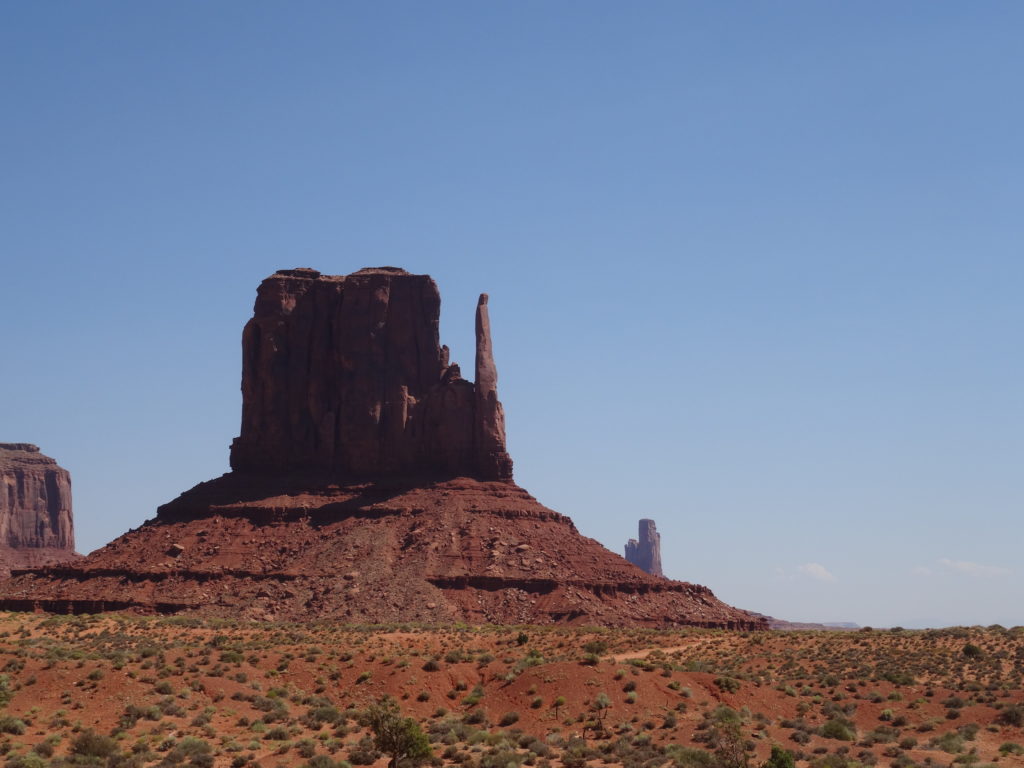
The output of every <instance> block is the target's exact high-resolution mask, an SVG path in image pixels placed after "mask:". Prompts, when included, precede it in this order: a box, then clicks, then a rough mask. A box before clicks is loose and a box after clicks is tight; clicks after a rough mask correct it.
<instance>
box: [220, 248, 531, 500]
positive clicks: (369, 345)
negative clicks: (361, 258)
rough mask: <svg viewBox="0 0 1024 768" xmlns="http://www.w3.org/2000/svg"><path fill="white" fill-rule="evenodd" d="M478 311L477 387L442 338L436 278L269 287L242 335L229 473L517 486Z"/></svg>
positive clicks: (305, 275)
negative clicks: (236, 428) (452, 479)
mask: <svg viewBox="0 0 1024 768" xmlns="http://www.w3.org/2000/svg"><path fill="white" fill-rule="evenodd" d="M481 308H482V315H481ZM481 308H478V310H477V379H478V381H477V385H476V387H474V385H473V384H472V383H470V382H468V381H465V380H464V379H463V378H462V377H461V375H460V373H459V368H458V366H457V365H450V364H449V363H448V359H447V357H448V350H447V347H442V346H441V344H440V342H439V339H438V328H439V324H440V311H441V298H440V295H439V293H438V290H437V285H435V283H434V281H433V280H432V279H431V278H430V277H429V276H428V275H410V274H409V273H408V272H405V271H404V270H401V269H396V268H394V267H380V268H377V269H363V270H360V271H359V272H356V273H354V274H352V275H347V276H341V277H338V276H328V275H321V274H320V273H319V272H317V271H316V270H312V269H289V270H281V271H279V272H277V273H276V274H275V275H273V276H271V277H269V278H267V279H266V280H264V281H263V284H262V285H260V287H259V291H258V293H257V299H256V306H255V311H254V316H253V318H252V319H251V320H250V321H249V322H248V324H247V325H246V326H245V330H244V332H243V334H242V429H241V434H240V435H239V437H238V438H236V439H235V441H234V443H233V445H232V447H231V466H232V468H233V469H235V470H237V471H242V472H277V473H280V472H288V471H293V470H302V471H309V470H321V471H325V472H329V473H332V474H335V475H337V476H339V477H378V476H383V475H395V474H400V475H408V474H417V473H426V474H432V475H438V476H459V475H466V476H471V477H479V478H481V479H488V480H510V479H511V477H512V462H511V459H509V457H508V454H507V453H506V452H505V431H504V417H503V415H502V410H501V403H500V402H498V395H497V372H496V370H495V367H494V359H493V356H492V355H491V339H490V328H489V324H488V322H487V315H486V297H481ZM481 382H482V383H483V387H481Z"/></svg>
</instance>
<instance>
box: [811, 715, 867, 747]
mask: <svg viewBox="0 0 1024 768" xmlns="http://www.w3.org/2000/svg"><path fill="white" fill-rule="evenodd" d="M818 732H819V733H820V734H821V735H822V736H824V737H825V738H826V739H838V740H839V741H853V740H854V739H856V738H857V733H856V731H855V729H854V727H853V723H851V722H850V721H849V720H847V719H845V718H842V717H834V718H832V719H831V720H829V721H828V722H826V723H825V724H824V725H823V726H821V729H820V730H819V731H818Z"/></svg>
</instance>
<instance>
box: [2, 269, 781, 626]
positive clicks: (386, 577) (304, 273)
mask: <svg viewBox="0 0 1024 768" xmlns="http://www.w3.org/2000/svg"><path fill="white" fill-rule="evenodd" d="M439 310H440V300H439V297H438V292H437V287H436V285H435V284H434V282H433V280H431V279H430V278H429V277H427V276H425V275H410V274H408V273H406V272H404V271H403V270H399V269H394V268H390V267H385V268H378V269H367V270H361V271H359V272H356V273H354V274H352V275H348V276H338V277H332V276H325V275H321V274H320V273H318V272H316V271H314V270H305V269H296V270H285V271H282V272H278V273H277V274H275V275H273V276H271V277H270V278H268V279H267V280H265V281H264V282H263V284H262V285H261V286H260V288H259V292H258V296H257V300H256V307H255V311H254V316H253V319H252V320H250V321H249V323H248V324H247V325H246V327H245V331H244V333H243V373H242V399H243V412H242V427H241V433H240V435H239V437H238V438H237V439H236V440H235V442H234V443H233V445H232V450H231V465H232V469H233V471H232V472H231V473H229V474H227V475H224V476H223V477H221V478H218V479H216V480H212V481H210V482H207V483H201V484H200V485H198V486H196V487H195V488H193V489H191V490H190V491H187V492H186V493H184V494H182V495H181V496H180V497H179V498H177V499H175V500H174V501H172V502H170V503H169V504H165V505H164V506H162V507H160V509H159V510H158V512H157V516H156V518H155V519H153V520H150V521H147V522H146V523H145V524H144V525H142V527H140V528H138V529H135V530H132V531H129V532H128V533H126V534H124V535H123V536H121V537H120V538H118V539H117V540H115V541H113V542H111V543H110V544H108V545H107V546H106V547H103V548H102V549H100V550H98V551H96V552H94V553H92V554H91V555H90V556H89V557H88V558H87V559H86V560H84V561H82V562H80V563H76V564H72V565H67V566H56V567H50V568H32V569H23V570H21V571H19V572H17V573H16V574H15V575H14V577H13V578H12V579H11V580H9V581H8V582H6V583H4V584H0V608H6V609H9V610H48V611H57V612H95V611H105V610H134V611H141V612H151V613H152V612H156V613H187V614H198V615H210V616H231V617H240V618H252V619H286V620H294V621H308V620H312V619H336V620H344V621H352V622H363V623H366V622H369V623H377V622H404V621H419V622H430V623H450V622H472V623H484V622H488V623H503V624H507V623H534V624H550V623H556V622H558V623H580V624H597V625H604V626H650V627H670V626H684V625H697V626H707V627H732V628H740V629H759V628H765V627H766V623H765V621H764V620H763V619H759V618H756V617H754V616H752V615H751V614H748V613H747V612H746V611H741V610H739V609H736V608H733V607H731V606H728V605H726V604H724V603H722V602H721V601H719V600H718V599H717V598H715V596H714V595H713V594H712V593H711V591H710V590H709V589H708V588H707V587H702V586H699V585H696V584H687V583H683V582H675V581H668V580H666V579H660V578H656V577H653V576H650V575H649V574H646V573H644V572H643V571H642V570H640V569H638V568H636V567H634V566H633V565H630V564H629V563H628V562H626V561H625V560H624V559H622V558H621V557H619V556H618V555H616V554H614V553H612V552H610V551H608V550H607V549H605V548H604V547H602V546H601V545H600V544H599V543H597V542H596V541H594V540H592V539H588V538H586V537H584V536H582V535H580V534H579V532H578V531H577V530H576V528H575V526H574V525H573V523H572V521H571V520H569V519H568V518H567V517H565V516H563V515H560V514H558V513H557V512H554V511H553V510H550V509H548V508H547V507H544V506H543V505H541V504H539V503H538V502H537V500H536V499H534V498H533V497H532V496H530V495H529V494H528V493H527V492H526V491H525V490H523V489H522V488H520V487H519V486H517V485H515V484H514V483H513V482H512V479H511V478H512V461H511V459H510V458H509V455H508V453H507V451H506V449H505V417H504V412H503V409H502V406H501V403H500V401H499V400H498V395H497V370H496V367H495V363H494V356H493V351H492V350H493V345H492V341H491V331H490V321H489V317H488V305H487V297H486V295H483V296H481V298H480V301H479V302H478V304H477V308H476V361H475V374H476V381H474V382H469V381H466V380H465V379H463V378H462V376H461V375H460V372H459V369H458V366H457V365H455V364H452V363H450V362H449V360H448V350H447V348H446V347H443V346H441V345H440V343H439V340H438V320H439Z"/></svg>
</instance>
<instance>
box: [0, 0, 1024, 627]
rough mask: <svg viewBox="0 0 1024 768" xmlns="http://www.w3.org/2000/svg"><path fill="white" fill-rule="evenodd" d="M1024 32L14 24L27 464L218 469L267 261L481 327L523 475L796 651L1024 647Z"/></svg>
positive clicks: (577, 9) (14, 228)
mask: <svg viewBox="0 0 1024 768" xmlns="http://www.w3.org/2000/svg"><path fill="white" fill-rule="evenodd" d="M1022 32H1024V6H1022V5H1021V4H1020V3H1016V2H988V3H963V2H937V1H935V0H927V1H924V0H920V1H918V2H905V3H897V4H893V3H889V2H857V3H851V2H827V1H825V2H822V1H820V0H814V2H787V3H753V2H748V3H719V2H710V1H709V2H702V3H699V2H676V1H675V0H673V1H672V2H663V3H661V2H644V3H621V2H616V3H607V2H598V1H597V0H587V2H558V3H551V2H522V1H520V0H517V1H516V2H488V3H480V2H431V3H425V2H419V1H416V2H401V3H356V2H348V3H346V2H323V3H321V2H303V3H286V2H278V3H267V2H254V1H253V0H245V2H227V1H225V2H218V3H204V2H179V3H137V2H124V3H105V2H89V3H29V2H23V3H5V4H3V6H2V8H0V104H2V115H3V119H2V120H0V153H2V158H0V159H2V170H0V260H2V267H3V269H2V272H0V275H2V283H0V291H2V296H3V304H2V307H3V317H4V329H5V331H4V344H3V354H2V365H3V369H2V376H0V440H10V441H31V442H35V443H38V444H39V445H40V446H42V448H43V450H44V451H45V452H46V453H48V454H50V455H52V456H54V457H55V458H57V459H58V460H59V461H60V462H61V463H62V464H63V465H64V466H66V467H67V468H68V469H69V470H71V472H72V474H73V478H74V489H75V512H76V524H77V529H78V541H79V548H80V549H81V550H82V551H89V550H92V549H95V548H97V547H99V546H101V545H102V544H104V543H105V542H107V541H109V540H110V539H112V538H114V537H115V536H117V535H119V534H120V533H122V532H123V531H124V530H126V529H127V528H129V527H132V526H137V525H139V524H140V523H141V522H142V521H143V520H145V519H146V518H149V517H151V516H152V515H153V514H154V511H155V508H156V507H157V505H159V504H161V503H163V502H165V501H168V500H169V499H171V498H173V497H174V496H176V495H177V494H178V493H179V492H181V491H183V490H185V489H187V488H189V487H191V486H192V485H194V484H195V483H197V482H199V481H202V480H205V479H208V478H210V477H213V476H216V475H218V474H220V473H222V472H224V471H226V470H227V459H228V450H227V449H228V445H229V443H230V441H231V438H232V437H234V436H235V435H236V434H237V430H238V422H239V415H240V395H239V376H240V334H241V328H242V325H243V324H244V322H245V320H246V319H247V317H248V316H249V314H250V312H251V308H252V302H253V298H254V296H255V289H256V286H257V284H258V283H259V281H260V280H261V279H262V278H263V277H265V276H266V275H268V274H270V273H271V272H273V271H274V270H276V269H279V268H283V267H294V266H312V267H316V268H318V269H320V270H321V271H324V272H329V273H347V272H351V271H353V270H356V269H359V268H360V267H363V266H376V265H382V264H388V265H397V266H403V267H405V268H407V269H409V270H411V271H414V272H427V273H429V274H431V275H433V276H434V277H435V279H436V280H437V281H438V283H439V285H440V287H441V291H442V297H443V311H444V317H443V321H442V323H443V340H444V341H446V342H447V343H448V344H449V345H450V346H451V347H452V349H453V359H454V360H456V361H460V362H461V363H462V364H463V365H464V366H466V365H471V357H472V347H471V340H472V329H473V309H474V306H475V299H476V295H477V294H478V293H479V292H481V291H487V292H489V293H490V294H491V313H492V314H491V316H492V322H493V325H494V341H495V349H496V354H497V360H498V365H499V372H500V375H501V382H500V387H501V390H500V392H501V396H502V399H503V401H504V403H505V407H506V411H507V414H508V428H509V442H510V449H511V452H512V454H513V457H514V458H515V461H516V478H517V480H518V481H519V482H520V483H521V484H522V485H523V486H525V487H526V488H528V489H529V490H530V491H531V492H532V493H533V494H534V495H535V496H537V497H538V498H539V499H540V500H541V501H542V502H543V503H545V504H547V505H548V506H551V507H554V508H555V509H557V510H559V511H561V512H563V513H566V514H569V515H571V516H572V518H573V519H574V520H575V521H576V524H577V526H578V527H579V529H580V530H581V531H582V532H583V533H585V534H587V535H589V536H592V537H594V538H596V539H598V540H599V541H601V542H602V543H604V544H605V545H607V546H609V547H611V548H612V549H615V550H616V551H620V552H621V548H622V545H623V543H624V542H625V540H626V539H627V538H628V537H629V536H631V535H635V526H636V520H637V519H638V518H640V517H653V518H654V519H656V520H657V523H658V527H659V529H660V531H661V533H662V541H663V549H664V554H663V556H664V563H665V570H666V572H667V573H668V575H670V576H672V577H675V578H679V579H686V580H690V581H696V582H699V583H704V584H707V585H709V586H711V587H712V589H714V590H715V591H716V593H717V594H718V595H719V596H721V597H722V598H723V599H725V600H728V601H730V602H732V603H734V604H736V605H739V606H742V607H745V608H750V609H754V610H758V611H762V612H765V613H770V614H773V615H776V616H780V617H784V618H789V619H794V620H824V621H837V620H849V621H856V622H859V623H861V624H872V625H876V626H884V625H892V624H901V625H904V626H914V625H929V624H930V625H937V624H947V623H982V624H989V623H995V622H998V623H1002V624H1005V625H1014V624H1024V566H1022V565H1021V556H1020V555H1021V542H1022V539H1024V536H1022V534H1024V523H1022V515H1021V513H1022V510H1024V473H1022V467H1024V407H1022V405H1024V362H1022V354H1021V352H1022V345H1021V330H1022V327H1024V301H1022V295H1024V258H1022V257H1024V253H1022V243H1024V158H1022V151H1024V149H1022V148H1024V141H1022V136H1024V100H1022V99H1021V82H1022V78H1024V53H1022V51H1024V49H1022V47H1021V35H1022Z"/></svg>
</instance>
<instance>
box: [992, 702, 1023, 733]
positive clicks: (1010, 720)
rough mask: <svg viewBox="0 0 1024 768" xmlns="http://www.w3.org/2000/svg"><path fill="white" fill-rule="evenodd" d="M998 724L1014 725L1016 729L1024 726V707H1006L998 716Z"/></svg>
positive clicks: (1017, 705) (1016, 705)
mask: <svg viewBox="0 0 1024 768" xmlns="http://www.w3.org/2000/svg"><path fill="white" fill-rule="evenodd" d="M996 722H997V723H999V724H1000V725H1012V726H1014V727H1016V728H1020V727H1021V726H1024V706H1022V705H1020V704H1015V705H1013V706H1010V707H1004V708H1003V709H1002V710H1000V712H999V714H998V715H996Z"/></svg>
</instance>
